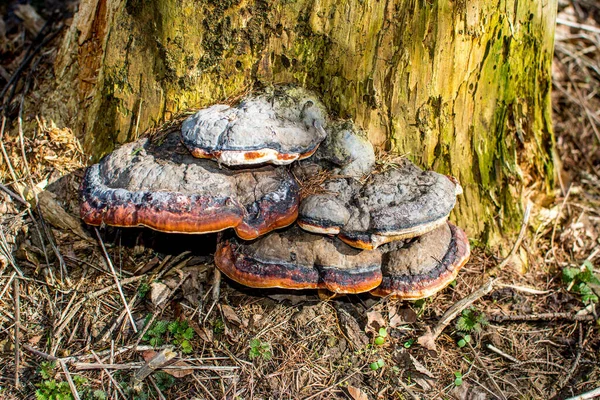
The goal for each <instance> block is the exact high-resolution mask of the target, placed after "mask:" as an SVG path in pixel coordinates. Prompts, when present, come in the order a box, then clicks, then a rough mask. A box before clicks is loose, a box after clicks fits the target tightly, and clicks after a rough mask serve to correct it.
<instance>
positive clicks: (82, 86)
mask: <svg viewBox="0 0 600 400" xmlns="http://www.w3.org/2000/svg"><path fill="white" fill-rule="evenodd" d="M557 2H558V1H557V0H550V1H549V2H524V1H518V0H507V2H506V3H502V5H501V6H500V7H499V5H498V2H496V1H492V0H473V1H469V2H465V1H456V2H442V3H440V2H430V1H421V2H406V1H402V0H389V1H377V2H372V1H362V0H351V1H347V2H344V4H343V6H342V5H341V4H340V3H339V1H334V0H324V1H319V2H314V1H312V0H299V1H293V2H290V1H271V2H263V1H258V0H250V1H244V2H239V1H232V2H214V1H208V0H203V1H197V2H194V4H193V9H194V12H193V13H190V12H189V8H188V7H184V6H182V5H181V2H180V1H179V0H155V1H152V2H151V3H148V4H147V5H145V6H141V3H138V2H133V3H132V2H124V1H123V0H102V1H100V0H82V1H81V2H80V4H79V12H78V13H76V15H75V17H74V20H73V23H72V24H71V27H70V28H69V31H68V33H67V35H65V38H64V41H63V45H62V48H61V49H60V51H59V53H58V56H57V62H56V65H55V74H56V78H57V79H56V82H55V83H54V84H53V85H55V86H56V88H53V89H54V90H52V91H50V92H51V93H52V95H51V96H48V98H47V99H45V101H47V104H48V105H47V106H45V108H47V109H48V111H49V113H51V114H52V117H53V119H54V120H55V121H58V123H63V122H64V123H65V125H69V126H72V127H73V128H74V129H75V130H76V131H78V132H81V135H82V139H83V142H84V147H85V149H86V152H87V153H90V154H92V153H93V154H94V156H96V157H100V156H101V155H103V154H106V152H108V151H110V150H112V149H113V148H114V146H115V145H117V144H122V143H125V142H129V141H132V140H134V139H136V138H137V136H138V135H139V133H140V132H144V131H146V130H147V129H148V128H153V127H157V126H160V125H161V124H162V123H163V122H164V121H166V120H170V119H171V118H173V117H175V116H178V114H179V113H182V112H184V111H186V110H188V109H193V108H199V107H203V106H207V105H210V104H213V103H216V102H219V101H221V102H230V100H232V99H234V98H236V97H238V95H239V94H240V93H243V92H246V91H247V88H248V87H252V86H254V85H255V84H259V85H264V86H268V85H270V84H271V83H273V82H277V83H288V82H291V83H297V84H300V85H304V86H307V87H310V88H312V89H315V90H316V91H317V92H319V93H320V94H321V95H322V97H323V99H322V100H323V101H324V103H325V104H326V105H327V106H328V108H329V109H330V110H332V111H333V113H334V114H336V115H338V116H340V117H342V118H352V119H353V121H354V122H356V123H357V124H358V125H359V126H362V127H363V128H364V129H365V130H366V131H367V132H368V133H369V139H370V140H371V141H372V142H373V143H374V144H375V145H377V146H378V147H380V148H389V149H393V150H397V151H398V152H400V153H403V154H408V155H409V158H411V159H412V161H415V162H416V163H417V164H418V165H420V166H422V167H427V168H429V167H434V168H435V169H436V170H437V171H439V172H443V173H448V174H451V175H453V176H456V177H457V178H458V179H459V180H460V181H461V183H463V186H464V188H465V195H464V201H461V202H460V203H459V205H458V207H457V209H456V211H455V215H456V218H457V222H458V223H459V224H460V225H461V226H463V227H464V228H466V229H467V231H469V232H470V233H472V234H477V233H481V232H483V231H487V232H488V233H489V236H490V239H494V238H497V236H498V235H497V234H498V233H499V232H500V231H501V229H502V230H506V229H507V228H508V229H511V230H516V229H518V223H519V222H520V221H521V214H522V210H521V209H520V206H519V204H518V202H515V201H514V199H515V198H518V197H519V193H520V192H521V189H522V187H523V185H524V184H526V183H527V182H532V181H538V182H541V183H542V186H545V187H551V186H552V185H553V183H554V176H555V173H554V166H553V156H552V142H553V134H552V121H551V118H550V90H549V89H550V87H551V82H550V63H551V60H552V52H553V39H554V27H555V18H556V9H557ZM125 3H127V5H125ZM156 21H161V23H156ZM531 40H535V45H517V44H518V43H529V42H530V41H531ZM132 43H135V45H132ZM149 60H151V62H149ZM57 102H60V103H61V104H63V107H62V110H63V111H64V112H63V111H59V110H55V107H54V108H53V107H51V105H52V104H56V103H57Z"/></svg>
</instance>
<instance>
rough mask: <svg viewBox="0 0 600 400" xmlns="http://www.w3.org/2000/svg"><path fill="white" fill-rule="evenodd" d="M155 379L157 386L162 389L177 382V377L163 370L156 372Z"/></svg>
mask: <svg viewBox="0 0 600 400" xmlns="http://www.w3.org/2000/svg"><path fill="white" fill-rule="evenodd" d="M154 379H156V386H158V388H159V389H160V390H167V389H169V388H170V387H171V386H173V385H174V384H175V377H174V376H173V375H169V374H167V373H166V372H163V371H159V372H156V373H155V374H154Z"/></svg>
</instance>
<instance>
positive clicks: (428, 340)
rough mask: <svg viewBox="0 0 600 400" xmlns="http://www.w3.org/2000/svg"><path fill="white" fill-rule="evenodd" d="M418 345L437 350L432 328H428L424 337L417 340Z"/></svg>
mask: <svg viewBox="0 0 600 400" xmlns="http://www.w3.org/2000/svg"><path fill="white" fill-rule="evenodd" d="M417 343H419V344H420V345H421V346H423V347H425V348H426V349H428V350H433V351H436V350H437V347H436V345H435V339H434V337H433V334H432V333H431V328H430V327H427V331H426V332H425V334H424V335H422V336H419V338H418V339H417Z"/></svg>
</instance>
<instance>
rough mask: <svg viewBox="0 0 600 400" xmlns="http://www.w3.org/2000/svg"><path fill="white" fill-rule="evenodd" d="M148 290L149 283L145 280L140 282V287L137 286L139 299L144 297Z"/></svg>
mask: <svg viewBox="0 0 600 400" xmlns="http://www.w3.org/2000/svg"><path fill="white" fill-rule="evenodd" d="M149 291H150V285H149V284H148V283H147V282H142V284H141V285H140V287H139V288H138V291H137V294H138V297H139V298H140V299H143V298H144V297H146V295H147V294H148V292H149Z"/></svg>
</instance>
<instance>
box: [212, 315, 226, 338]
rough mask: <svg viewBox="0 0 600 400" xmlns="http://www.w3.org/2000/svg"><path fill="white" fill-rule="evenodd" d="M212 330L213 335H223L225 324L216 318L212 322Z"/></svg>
mask: <svg viewBox="0 0 600 400" xmlns="http://www.w3.org/2000/svg"><path fill="white" fill-rule="evenodd" d="M212 328H213V333H215V334H217V335H218V334H221V333H223V332H225V323H224V322H223V320H222V319H221V318H216V319H215V320H214V321H212Z"/></svg>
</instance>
